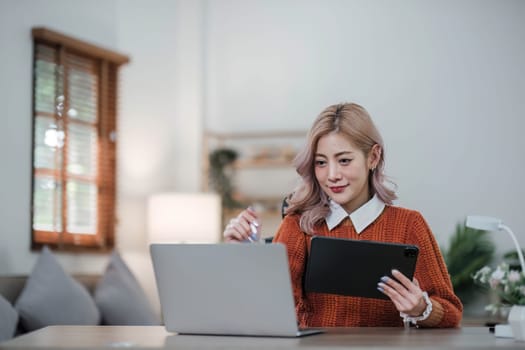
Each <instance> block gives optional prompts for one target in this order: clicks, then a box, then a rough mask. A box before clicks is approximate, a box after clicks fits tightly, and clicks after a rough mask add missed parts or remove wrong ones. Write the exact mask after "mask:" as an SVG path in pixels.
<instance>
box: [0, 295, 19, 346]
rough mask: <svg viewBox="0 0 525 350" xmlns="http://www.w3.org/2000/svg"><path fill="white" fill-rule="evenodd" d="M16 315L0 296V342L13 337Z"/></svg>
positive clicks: (16, 322) (16, 320)
mask: <svg viewBox="0 0 525 350" xmlns="http://www.w3.org/2000/svg"><path fill="white" fill-rule="evenodd" d="M17 324H18V313H17V312H16V310H15V309H14V308H13V306H12V305H11V304H10V303H9V302H8V301H7V300H5V298H4V297H3V296H1V295H0V342H2V341H4V340H8V339H11V338H12V337H13V336H14V335H15V330H16V325H17Z"/></svg>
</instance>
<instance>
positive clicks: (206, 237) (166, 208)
mask: <svg viewBox="0 0 525 350" xmlns="http://www.w3.org/2000/svg"><path fill="white" fill-rule="evenodd" d="M220 227H221V200H220V197H219V195H217V194H213V193H175V192H170V193H161V194H155V195H153V196H151V197H150V198H149V201H148V235H149V243H218V242H219V241H220V234H221V233H220Z"/></svg>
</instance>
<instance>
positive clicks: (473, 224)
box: [465, 215, 502, 231]
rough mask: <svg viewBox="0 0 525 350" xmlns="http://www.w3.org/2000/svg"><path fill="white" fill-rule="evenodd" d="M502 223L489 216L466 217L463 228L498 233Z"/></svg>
mask: <svg viewBox="0 0 525 350" xmlns="http://www.w3.org/2000/svg"><path fill="white" fill-rule="evenodd" d="M501 224H502V221H501V220H500V219H497V218H492V217H490V216H476V215H470V216H467V220H466V222H465V226H467V227H470V228H473V229H476V230H483V231H499V230H500V229H501Z"/></svg>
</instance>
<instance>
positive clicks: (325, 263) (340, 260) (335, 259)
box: [304, 236, 419, 299]
mask: <svg viewBox="0 0 525 350" xmlns="http://www.w3.org/2000/svg"><path fill="white" fill-rule="evenodd" d="M418 254H419V248H418V247H417V246H415V245H409V244H399V243H386V242H377V241H358V240H350V239H341V238H332V237H322V236H314V237H313V238H312V243H311V247H310V254H309V256H308V259H307V263H306V273H305V276H304V289H305V291H306V292H318V293H330V294H339V295H351V296H359V297H366V298H377V299H388V297H387V296H386V295H384V294H383V293H381V292H380V291H378V290H377V283H378V282H379V280H380V278H381V277H382V276H390V277H392V274H391V271H392V269H397V270H399V271H401V272H402V273H403V274H404V275H405V276H407V277H408V278H410V279H412V277H413V276H414V271H415V268H416V261H417V257H418Z"/></svg>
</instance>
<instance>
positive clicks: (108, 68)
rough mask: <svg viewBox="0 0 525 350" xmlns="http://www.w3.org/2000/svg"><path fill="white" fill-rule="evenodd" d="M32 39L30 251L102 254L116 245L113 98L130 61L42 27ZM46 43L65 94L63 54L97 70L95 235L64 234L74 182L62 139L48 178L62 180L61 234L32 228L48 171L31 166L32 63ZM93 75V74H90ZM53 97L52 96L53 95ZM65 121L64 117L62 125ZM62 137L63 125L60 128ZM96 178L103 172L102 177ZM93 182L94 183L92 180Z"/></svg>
mask: <svg viewBox="0 0 525 350" xmlns="http://www.w3.org/2000/svg"><path fill="white" fill-rule="evenodd" d="M32 38H33V58H32V72H33V84H32V94H31V96H32V106H33V107H32V118H31V120H32V128H31V129H32V153H31V154H32V155H31V178H32V180H31V214H30V216H31V217H30V220H31V249H32V250H39V249H40V248H41V247H42V246H43V245H48V246H50V247H52V248H54V249H56V250H62V251H89V252H107V251H109V250H111V249H112V248H113V247H114V245H115V232H114V231H115V223H116V215H115V212H116V131H117V99H118V70H119V67H120V66H121V65H123V64H126V63H128V62H129V57H128V56H126V55H122V54H120V53H117V52H114V51H111V50H107V49H105V48H102V47H100V46H96V45H93V44H90V43H87V42H85V41H82V40H78V39H75V38H72V37H70V36H67V35H64V34H61V33H58V32H55V31H52V30H49V29H47V28H43V27H37V28H33V29H32ZM38 45H45V46H47V47H51V49H52V50H56V52H57V55H58V58H57V61H56V62H55V63H56V64H58V65H59V66H60V67H62V70H63V72H64V73H63V74H64V77H63V82H62V83H63V90H64V95H66V94H67V93H68V92H69V87H68V85H67V84H68V83H67V77H66V75H67V74H68V72H67V69H68V66H67V62H68V59H67V58H66V55H67V54H72V55H75V56H77V57H81V58H82V59H87V60H89V61H91V62H92V64H94V66H95V67H96V77H97V78H98V79H97V82H98V84H97V87H96V91H97V92H96V96H97V101H98V103H97V106H96V111H97V112H96V113H97V118H96V121H95V122H94V126H96V134H97V137H96V144H97V146H96V152H98V153H97V159H98V164H97V169H96V172H95V180H94V183H95V184H96V190H97V202H96V217H97V221H96V230H95V234H78V233H69V232H67V218H68V213H67V205H66V203H67V202H66V196H67V190H66V185H67V183H68V179H73V178H75V176H74V175H71V174H66V168H67V163H65V162H67V157H66V154H67V153H66V152H67V142H68V137H66V139H65V143H64V148H63V150H61V152H63V155H62V157H63V162H64V163H63V165H62V167H61V169H55V170H54V171H51V173H53V172H61V173H62V174H61V175H60V176H57V175H56V174H52V176H56V177H57V178H60V179H61V185H62V186H61V187H62V190H61V192H62V195H61V199H60V200H61V212H60V217H61V225H62V230H61V231H60V232H59V231H57V230H53V231H51V230H49V231H47V230H36V229H35V228H34V219H35V218H34V214H35V213H34V200H35V198H34V197H35V192H34V190H35V181H36V179H37V178H38V175H40V174H42V173H44V174H45V173H46V172H49V170H45V169H42V168H36V167H35V152H36V146H37V144H36V129H37V128H36V120H37V116H38V114H39V113H38V111H37V106H36V76H37V71H36V62H37V60H38V58H37V51H36V50H37V46H38ZM94 75H95V74H94ZM55 97H56V96H55ZM64 104H65V106H64V110H68V105H67V104H68V98H67V96H66V98H65V101H64ZM54 114H55V116H54V118H55V120H58V119H57V118H58V117H57V111H56V110H54ZM68 119H69V118H66V117H65V116H64V117H63V119H62V120H63V121H64V123H65V124H67V120H68ZM64 131H65V132H66V133H67V126H66V127H64ZM101 174H103V175H102V176H101ZM91 182H92V183H93V181H91Z"/></svg>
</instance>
